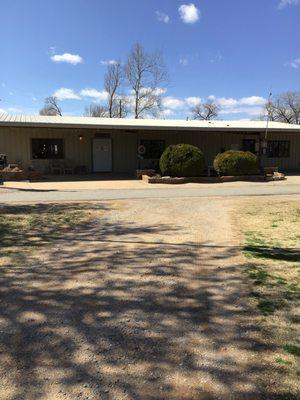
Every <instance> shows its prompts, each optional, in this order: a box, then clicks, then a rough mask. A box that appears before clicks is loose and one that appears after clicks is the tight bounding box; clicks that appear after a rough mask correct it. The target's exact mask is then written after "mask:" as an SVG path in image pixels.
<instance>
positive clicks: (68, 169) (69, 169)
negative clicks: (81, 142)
mask: <svg viewBox="0 0 300 400" xmlns="http://www.w3.org/2000/svg"><path fill="white" fill-rule="evenodd" d="M74 173H75V166H74V163H73V161H72V160H65V163H64V174H66V175H67V174H74Z"/></svg>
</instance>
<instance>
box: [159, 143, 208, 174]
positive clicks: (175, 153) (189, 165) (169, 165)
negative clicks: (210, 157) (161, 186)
mask: <svg viewBox="0 0 300 400" xmlns="http://www.w3.org/2000/svg"><path fill="white" fill-rule="evenodd" d="M159 167H160V170H161V173H162V175H165V176H166V175H168V176H178V177H187V176H199V175H201V174H202V172H203V169H204V156H203V153H202V152H201V151H200V150H199V149H198V147H195V146H192V145H190V144H176V145H171V146H169V147H167V148H166V150H165V151H164V152H163V154H162V155H161V157H160V160H159Z"/></svg>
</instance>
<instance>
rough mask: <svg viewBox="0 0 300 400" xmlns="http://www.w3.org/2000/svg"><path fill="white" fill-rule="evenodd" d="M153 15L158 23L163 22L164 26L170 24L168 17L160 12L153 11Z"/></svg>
mask: <svg viewBox="0 0 300 400" xmlns="http://www.w3.org/2000/svg"><path fill="white" fill-rule="evenodd" d="M155 15H156V18H157V20H158V21H159V22H164V23H165V24H168V23H169V22H170V17H169V16H168V15H167V14H165V13H163V12H161V11H155Z"/></svg>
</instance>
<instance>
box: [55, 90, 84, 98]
mask: <svg viewBox="0 0 300 400" xmlns="http://www.w3.org/2000/svg"><path fill="white" fill-rule="evenodd" d="M53 96H55V97H57V99H58V100H80V96H78V94H76V93H75V92H74V90H73V89H68V88H60V89H57V90H56V91H55V92H54V93H53Z"/></svg>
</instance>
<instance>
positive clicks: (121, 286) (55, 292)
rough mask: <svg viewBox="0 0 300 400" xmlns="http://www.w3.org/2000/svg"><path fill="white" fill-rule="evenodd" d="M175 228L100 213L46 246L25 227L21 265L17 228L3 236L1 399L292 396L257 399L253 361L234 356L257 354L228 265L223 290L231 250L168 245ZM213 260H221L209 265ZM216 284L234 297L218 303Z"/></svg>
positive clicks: (13, 209)
mask: <svg viewBox="0 0 300 400" xmlns="http://www.w3.org/2000/svg"><path fill="white" fill-rule="evenodd" d="M85 207H86V208H88V209H93V207H95V209H98V210H99V208H101V209H103V210H109V205H107V204H106V205H105V204H104V205H97V206H94V205H93V204H88V205H86V206H84V205H80V209H81V210H82V209H84V208H85ZM67 209H68V210H73V211H76V210H78V205H76V204H73V205H67V206H66V205H56V206H55V207H54V208H53V206H51V207H50V206H47V205H37V206H7V207H4V208H3V207H2V208H1V212H2V213H15V214H16V215H21V214H24V213H25V214H26V215H28V214H30V213H36V212H38V213H41V214H43V213H49V212H50V213H55V212H63V211H64V210H67ZM178 229H179V228H178V227H176V226H175V225H163V224H161V225H158V226H143V225H135V224H128V225H124V224H121V223H118V221H115V222H112V221H110V220H109V219H106V218H105V213H104V217H103V219H100V220H99V221H90V222H88V223H82V224H79V225H78V226H76V227H75V228H74V229H73V230H67V231H62V233H61V236H59V237H58V238H55V239H53V238H52V237H51V235H50V236H49V237H48V238H46V239H45V232H44V228H43V227H39V226H35V227H34V229H33V231H32V233H31V234H32V236H34V237H35V238H36V237H39V235H40V237H41V238H42V239H41V242H40V243H39V241H36V242H35V243H34V245H32V244H30V246H31V249H30V250H28V251H27V250H26V249H25V250H22V251H24V253H23V256H22V257H18V255H20V252H21V248H20V247H21V246H22V245H23V244H24V238H22V237H21V234H18V230H14V231H13V233H12V232H6V233H4V234H3V237H2V239H3V240H4V241H3V240H2V241H1V246H0V250H1V254H2V256H3V257H2V258H3V266H2V267H1V273H0V302H1V308H0V324H1V325H0V327H1V329H0V354H1V359H0V365H1V368H0V373H1V382H2V386H3V387H4V390H5V394H6V396H7V397H5V398H6V399H7V400H20V399H22V400H35V399H50V398H51V399H52V398H53V399H60V398H66V399H75V398H76V399H87V398H89V399H107V400H115V399H132V400H133V399H134V400H150V399H151V400H163V399H164V400H166V399H172V400H173V399H174V400H192V399H197V400H201V399H205V400H210V399H217V398H218V399H219V398H222V399H227V398H228V399H229V398H230V399H239V400H241V399H253V400H254V399H256V400H257V399H260V398H262V399H263V398H265V399H274V400H275V399H278V400H279V399H283V398H291V399H292V398H293V397H291V396H290V397H284V395H288V394H282V396H281V397H280V396H279V397H278V396H275V397H274V396H272V394H271V392H263V389H261V390H260V392H259V390H258V389H257V384H258V382H257V381H256V378H257V375H258V374H259V373H260V371H261V370H262V369H263V366H262V365H260V363H258V362H257V359H256V358H255V359H253V360H252V359H250V360H247V362H246V361H245V360H243V359H242V358H241V360H240V359H239V358H238V355H239V354H247V352H248V351H252V350H253V349H257V350H258V351H264V350H268V346H267V345H266V344H265V343H263V342H261V341H260V340H259V339H258V335H257V329H256V328H255V326H253V325H252V324H251V315H249V310H248V308H247V305H246V304H244V302H245V303H246V302H247V297H246V295H245V298H243V295H242V294H241V293H240V290H239V288H240V285H241V283H242V282H241V281H240V279H239V278H237V276H238V275H236V274H234V272H235V269H236V267H235V266H232V267H227V269H226V273H228V278H227V281H226V282H224V271H223V270H222V268H221V267H220V265H222V260H225V259H228V258H230V257H232V256H233V255H234V254H237V253H238V251H239V248H232V247H230V248H221V249H218V250H216V249H213V250H212V248H211V246H210V245H209V243H200V245H198V244H197V243H178V244H176V243H168V242H170V238H171V237H172V233H174V232H176V230H178ZM12 234H13V237H11V235H12ZM7 235H10V237H7ZM142 235H143V238H144V239H143V240H141V239H140V238H141V236H142ZM158 235H159V236H158ZM145 237H146V239H145ZM158 237H159V238H161V237H164V238H165V240H166V243H165V242H163V241H162V240H157V238H158ZM26 240H27V241H28V240H30V234H28V235H27V237H26ZM12 241H14V244H15V250H14V252H12V253H9V254H7V253H6V250H7V247H5V243H6V244H8V243H10V246H12ZM3 243H4V244H3ZM212 251H213V253H212ZM0 257H1V255H0ZM213 258H215V259H217V260H220V262H221V263H219V264H218V263H215V262H211V261H209V260H212V259H213ZM0 260H1V258H0ZM203 260H205V269H206V271H204V270H203V265H202V264H203V263H204V261H203ZM226 287H230V288H233V289H232V290H231V292H229V293H230V294H229V295H227V294H226ZM236 327H237V328H236ZM3 382H5V384H4V383H3ZM5 385H6V387H5ZM9 388H11V390H9ZM0 393H1V392H0ZM51 393H53V394H51ZM51 396H52V397H51ZM0 397H1V396H0Z"/></svg>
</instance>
